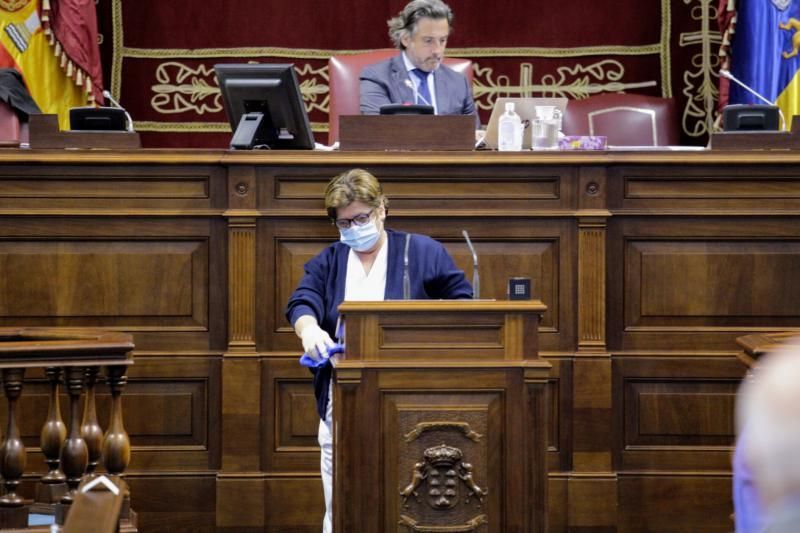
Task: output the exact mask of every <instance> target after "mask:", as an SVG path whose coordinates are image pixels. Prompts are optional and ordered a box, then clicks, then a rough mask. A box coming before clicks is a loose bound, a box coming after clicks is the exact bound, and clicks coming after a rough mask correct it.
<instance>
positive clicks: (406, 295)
mask: <svg viewBox="0 0 800 533" xmlns="http://www.w3.org/2000/svg"><path fill="white" fill-rule="evenodd" d="M410 242H411V234H410V233H406V248H405V251H404V252H403V300H410V299H411V278H410V277H409V275H408V243H410Z"/></svg>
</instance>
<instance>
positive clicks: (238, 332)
mask: <svg viewBox="0 0 800 533" xmlns="http://www.w3.org/2000/svg"><path fill="white" fill-rule="evenodd" d="M255 264H256V220H255V218H232V219H230V220H229V222H228V265H229V266H228V278H229V281H228V286H229V288H230V292H229V296H228V311H229V314H228V316H229V319H228V350H229V351H231V352H255V350H256V338H255V336H256V297H255V294H256V290H255V288H256V272H255Z"/></svg>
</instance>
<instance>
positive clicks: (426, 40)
mask: <svg viewBox="0 0 800 533" xmlns="http://www.w3.org/2000/svg"><path fill="white" fill-rule="evenodd" d="M452 22H453V12H452V11H451V10H450V8H449V7H448V6H447V4H445V3H444V2H442V1H441V0H412V1H411V2H409V3H408V5H406V7H405V8H403V10H402V11H401V12H400V14H399V15H398V16H396V17H395V18H393V19H390V20H389V21H388V25H389V36H390V37H391V38H392V41H393V42H394V44H395V46H397V48H399V49H400V53H399V54H398V55H396V56H394V57H392V58H391V59H388V60H386V61H382V62H380V63H377V64H375V65H370V66H368V67H366V68H365V69H364V70H363V72H362V73H361V113H362V114H365V115H377V114H378V113H379V112H380V108H381V106H383V105H386V104H405V103H409V104H420V105H430V106H433V108H434V112H435V113H436V114H437V115H474V116H475V123H476V126H477V125H479V120H478V115H477V113H476V112H475V103H474V102H473V100H472V89H471V88H470V86H469V82H468V81H467V79H466V78H465V77H464V76H463V75H462V74H459V73H458V72H455V71H454V70H453V69H451V68H449V67H446V66H445V65H443V64H442V59H444V50H445V47H446V46H447V37H448V35H450V27H451V24H452Z"/></svg>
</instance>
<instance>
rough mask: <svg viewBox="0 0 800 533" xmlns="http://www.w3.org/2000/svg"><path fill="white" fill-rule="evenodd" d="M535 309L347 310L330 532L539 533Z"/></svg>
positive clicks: (357, 305) (364, 305) (538, 308)
mask: <svg viewBox="0 0 800 533" xmlns="http://www.w3.org/2000/svg"><path fill="white" fill-rule="evenodd" d="M545 310H546V307H545V306H544V305H543V304H542V303H541V302H539V301H486V300H485V301H481V300H447V301H440V300H435V301H434V300H427V301H386V302H345V303H343V304H342V305H341V306H340V307H339V311H340V313H341V316H342V318H343V320H344V324H345V343H346V352H345V354H343V356H342V357H341V358H340V359H338V360H337V361H336V371H335V380H334V403H333V406H334V515H333V518H334V531H336V532H337V533H343V532H352V531H358V532H360V533H385V532H389V531H397V532H416V531H419V532H431V533H436V532H442V533H444V532H448V533H453V532H472V531H474V532H478V533H488V532H492V533H501V532H504V533H511V532H520V533H522V532H533V531H545V530H546V501H547V498H546V484H547V478H546V475H547V469H546V462H545V447H546V434H547V433H546V432H547V424H546V406H545V386H546V383H547V378H548V375H549V369H550V364H549V363H547V362H545V361H542V360H540V359H538V324H539V320H540V317H541V314H542V313H543V312H544V311H545Z"/></svg>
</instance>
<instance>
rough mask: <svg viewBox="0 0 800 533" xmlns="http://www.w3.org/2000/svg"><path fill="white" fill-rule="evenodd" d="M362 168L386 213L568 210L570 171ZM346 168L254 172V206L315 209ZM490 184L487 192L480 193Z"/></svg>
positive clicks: (571, 188)
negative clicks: (382, 197) (378, 188)
mask: <svg viewBox="0 0 800 533" xmlns="http://www.w3.org/2000/svg"><path fill="white" fill-rule="evenodd" d="M354 166H363V167H364V168H366V169H367V170H369V171H371V172H373V173H374V174H375V175H376V176H378V177H379V179H380V181H381V185H382V186H383V191H384V193H385V194H386V195H387V196H388V198H389V206H390V208H391V209H392V210H395V209H398V210H407V209H414V210H417V209H428V210H435V211H438V210H441V209H445V210H447V211H453V210H456V211H457V210H474V209H492V208H499V209H505V210H530V209H570V208H572V207H573V206H574V202H575V196H574V194H575V190H574V182H575V180H576V179H577V169H575V168H573V167H566V166H557V167H549V168H546V167H535V166H523V167H517V168H514V167H502V168H501V167H484V168H480V167H473V166H442V167H433V166H430V167H427V168H424V169H422V168H405V169H397V168H394V167H380V166H375V165H354ZM350 168H352V166H348V167H336V166H328V167H314V166H308V167H294V168H291V167H283V168H269V167H261V168H259V169H258V174H257V175H258V179H259V182H260V184H259V199H258V205H259V206H260V207H263V208H271V209H298V208H302V209H319V210H320V211H324V207H323V202H322V199H323V196H324V194H325V186H326V185H327V182H328V181H329V180H330V179H331V178H332V177H333V176H335V175H336V174H339V173H340V172H344V171H345V170H349V169H350ZM487 183H491V184H492V186H491V187H486V184H487Z"/></svg>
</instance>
